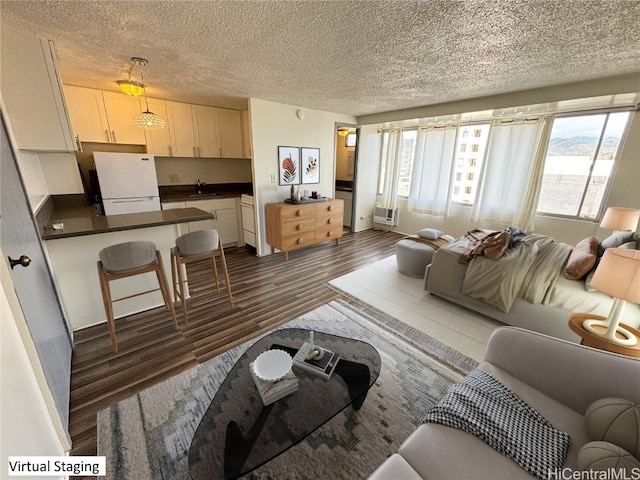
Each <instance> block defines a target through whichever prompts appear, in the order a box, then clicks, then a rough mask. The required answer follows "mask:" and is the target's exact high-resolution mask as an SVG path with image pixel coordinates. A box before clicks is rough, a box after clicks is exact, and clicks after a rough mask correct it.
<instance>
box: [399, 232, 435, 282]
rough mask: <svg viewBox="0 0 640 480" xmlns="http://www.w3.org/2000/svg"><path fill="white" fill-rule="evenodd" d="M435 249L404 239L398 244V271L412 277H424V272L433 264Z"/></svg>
mask: <svg viewBox="0 0 640 480" xmlns="http://www.w3.org/2000/svg"><path fill="white" fill-rule="evenodd" d="M434 252H435V249H434V248H433V247H432V246H430V245H427V244H425V243H422V242H417V241H415V240H409V239H406V238H405V239H403V240H400V241H399V242H398V243H396V262H397V264H398V270H399V271H400V272H401V273H404V274H405V275H410V276H412V277H424V270H425V268H426V267H427V265H429V264H430V263H431V258H432V257H433V253H434Z"/></svg>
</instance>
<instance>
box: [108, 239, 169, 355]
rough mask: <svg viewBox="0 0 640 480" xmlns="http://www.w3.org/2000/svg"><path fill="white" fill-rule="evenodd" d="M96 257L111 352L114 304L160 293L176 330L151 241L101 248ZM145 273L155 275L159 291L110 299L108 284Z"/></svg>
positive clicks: (160, 264) (161, 267) (113, 337)
mask: <svg viewBox="0 0 640 480" xmlns="http://www.w3.org/2000/svg"><path fill="white" fill-rule="evenodd" d="M98 256H99V257H100V260H98V276H99V278H100V289H101V290H102V300H103V302H104V309H105V312H106V314H107V323H108V324H109V333H110V334H111V346H112V347H113V351H114V353H115V352H117V351H118V345H117V343H116V324H115V320H114V318H113V303H114V302H118V301H120V300H125V299H128V298H133V297H137V296H140V295H144V294H146V293H151V292H155V291H157V290H160V292H161V293H162V298H163V300H164V304H165V306H166V307H167V310H169V312H171V317H172V318H173V324H174V325H175V327H176V330H179V327H178V320H177V319H176V312H175V310H174V308H173V302H172V301H171V295H170V293H169V283H168V282H167V276H166V274H165V271H164V267H163V266H162V257H161V255H160V252H159V251H158V250H157V249H156V245H155V244H154V243H153V242H148V241H134V242H125V243H118V244H116V245H111V246H110V247H106V248H104V249H102V250H101V251H100V253H99V254H98ZM147 272H155V273H156V276H157V277H158V284H159V285H160V288H155V289H153V290H146V291H144V292H140V293H135V294H133V295H128V296H126V297H121V298H117V299H112V298H111V289H110V288H109V282H112V281H114V280H118V279H120V278H125V277H131V276H134V275H140V274H143V273H147Z"/></svg>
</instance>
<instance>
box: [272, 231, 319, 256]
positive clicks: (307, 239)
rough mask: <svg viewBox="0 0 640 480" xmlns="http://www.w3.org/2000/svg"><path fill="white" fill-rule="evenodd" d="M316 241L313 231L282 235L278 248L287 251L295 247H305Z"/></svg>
mask: <svg viewBox="0 0 640 480" xmlns="http://www.w3.org/2000/svg"><path fill="white" fill-rule="evenodd" d="M314 243H316V233H315V232H314V231H311V232H304V233H299V234H294V235H290V236H287V237H283V238H282V239H281V240H280V247H279V248H280V250H282V251H285V252H286V251H287V250H293V249H295V248H300V247H306V246H307V245H313V244H314Z"/></svg>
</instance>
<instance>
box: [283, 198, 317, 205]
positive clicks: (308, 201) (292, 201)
mask: <svg viewBox="0 0 640 480" xmlns="http://www.w3.org/2000/svg"><path fill="white" fill-rule="evenodd" d="M284 201H285V202H286V203H293V204H294V205H301V204H303V203H317V202H326V201H327V197H321V198H307V197H303V198H301V199H300V200H291V199H290V198H285V200H284Z"/></svg>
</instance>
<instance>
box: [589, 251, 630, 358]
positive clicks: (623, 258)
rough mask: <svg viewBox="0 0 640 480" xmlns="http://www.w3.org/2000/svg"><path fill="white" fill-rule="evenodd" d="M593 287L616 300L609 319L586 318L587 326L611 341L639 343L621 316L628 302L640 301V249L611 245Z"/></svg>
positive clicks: (602, 260) (595, 275)
mask: <svg viewBox="0 0 640 480" xmlns="http://www.w3.org/2000/svg"><path fill="white" fill-rule="evenodd" d="M591 286H592V287H593V288H595V289H596V290H600V291H601V292H603V293H606V294H607V295H610V296H612V297H613V298H614V299H615V300H614V303H613V306H612V307H611V312H610V313H609V317H608V319H607V320H598V319H587V320H585V321H584V323H583V326H584V328H585V329H586V330H588V331H589V332H591V333H593V334H594V335H598V336H601V337H603V338H605V339H606V340H608V341H609V342H613V343H617V344H620V345H627V346H631V345H635V344H636V343H637V342H638V339H637V337H636V335H635V334H633V333H632V332H630V331H629V330H627V329H625V328H624V327H621V326H620V319H621V316H622V312H623V311H624V307H625V304H626V302H627V301H630V302H634V303H640V250H631V249H624V248H608V249H607V250H606V251H605V252H604V255H603V256H602V259H601V260H600V263H599V265H598V268H597V269H596V272H595V273H594V275H593V279H592V280H591ZM603 327H604V331H603Z"/></svg>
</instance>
